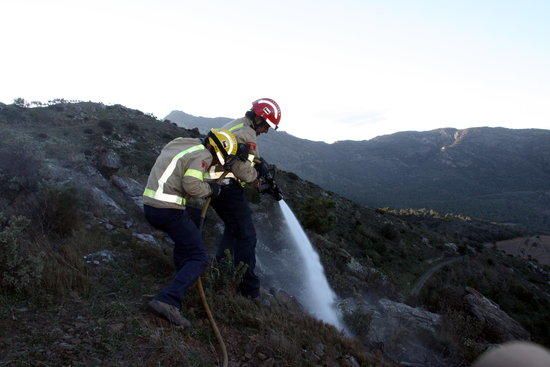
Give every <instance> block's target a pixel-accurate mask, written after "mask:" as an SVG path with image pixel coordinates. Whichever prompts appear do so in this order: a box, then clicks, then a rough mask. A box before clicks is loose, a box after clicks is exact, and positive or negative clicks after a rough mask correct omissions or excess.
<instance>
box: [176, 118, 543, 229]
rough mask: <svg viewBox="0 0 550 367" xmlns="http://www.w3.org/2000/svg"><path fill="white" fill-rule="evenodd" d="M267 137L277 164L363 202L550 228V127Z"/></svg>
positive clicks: (267, 149) (190, 123)
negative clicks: (326, 139)
mask: <svg viewBox="0 0 550 367" xmlns="http://www.w3.org/2000/svg"><path fill="white" fill-rule="evenodd" d="M167 118H168V119H170V120H171V121H174V122H176V123H178V124H181V126H186V127H189V128H192V127H198V128H199V129H204V128H205V127H207V128H210V127H215V126H221V125H223V124H224V123H225V122H227V121H229V119H223V118H216V119H208V118H203V117H195V116H191V115H187V114H185V113H182V112H178V111H174V112H172V113H171V114H170V115H168V116H167ZM220 124H221V125H220ZM261 140H262V149H263V154H264V155H265V156H266V158H267V159H269V160H270V161H271V162H273V163H275V164H277V165H278V166H280V167H281V168H283V169H286V170H289V171H292V172H296V173H297V174H299V175H300V176H301V177H303V178H305V179H308V180H310V181H312V182H315V183H317V184H319V185H321V186H322V187H324V188H326V189H329V190H332V191H334V192H337V193H339V194H341V195H343V196H345V197H347V198H350V199H352V200H354V201H356V202H358V203H360V204H365V205H368V206H373V207H386V206H389V207H395V208H410V207H413V208H432V209H436V210H438V211H442V212H455V213H463V214H466V215H470V216H475V217H480V218H486V219H490V220H494V221H498V222H502V223H516V224H517V223H519V224H521V225H524V226H527V227H529V228H531V229H533V230H535V231H542V232H548V231H550V211H549V210H548V208H550V130H536V129H524V130H511V129H504V128H483V127H480V128H471V129H465V130H457V129H450V128H448V129H438V130H432V131H426V132H412V131H408V132H400V133H396V134H391V135H385V136H379V137H377V138H374V139H371V140H368V141H340V142H336V143H334V144H326V143H323V142H313V141H308V140H304V139H299V138H296V137H294V136H292V135H289V134H287V133H284V132H283V133H275V134H273V133H271V134H267V136H262V137H261Z"/></svg>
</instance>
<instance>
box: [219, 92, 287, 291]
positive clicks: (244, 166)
mask: <svg viewBox="0 0 550 367" xmlns="http://www.w3.org/2000/svg"><path fill="white" fill-rule="evenodd" d="M280 121H281V110H280V108H279V105H278V104H277V103H276V102H275V101H274V100H272V99H269V98H262V99H258V100H256V101H254V102H253V103H252V108H251V109H250V110H249V111H247V112H246V114H245V116H244V117H242V118H239V119H237V120H234V121H231V122H229V123H227V124H226V125H224V126H223V129H225V130H227V131H230V132H232V133H233V134H235V137H236V138H237V142H238V143H239V147H238V151H239V152H238V155H239V156H240V157H243V156H244V157H243V158H247V160H246V161H243V160H240V161H236V162H235V164H234V165H233V166H232V167H231V173H230V174H228V175H227V176H226V178H225V179H224V180H223V181H222V182H221V192H220V195H219V196H217V197H216V198H215V199H214V200H213V201H212V207H213V208H214V210H215V211H216V213H217V214H218V216H219V217H220V218H221V219H222V220H223V222H224V232H223V236H222V239H221V241H220V243H219V245H218V251H217V254H216V257H217V258H218V260H219V259H221V258H223V256H224V252H225V250H226V249H229V250H230V251H231V253H232V254H233V261H234V263H235V264H239V263H240V262H243V263H244V264H246V265H247V270H246V272H245V274H244V276H243V279H242V282H241V284H240V285H239V291H240V293H241V294H242V295H244V296H246V297H250V298H257V297H258V296H259V294H260V281H259V279H258V277H257V276H256V274H255V272H254V268H255V266H256V231H255V229H254V223H253V222H252V212H251V210H250V208H249V205H248V201H247V199H246V197H245V194H244V190H243V185H241V183H243V182H244V183H251V182H254V181H256V180H257V179H258V178H261V177H263V176H265V175H267V174H268V165H267V163H266V162H265V161H264V160H262V159H261V158H260V153H259V151H258V145H257V141H256V139H257V136H259V135H260V134H264V133H267V132H268V130H269V129H270V128H272V129H275V130H276V129H277V128H278V125H279V122H280ZM255 162H259V163H258V164H255ZM222 172H223V167H221V166H220V165H217V166H214V167H212V168H211V169H210V178H211V179H216V178H218V177H220V176H221V174H222Z"/></svg>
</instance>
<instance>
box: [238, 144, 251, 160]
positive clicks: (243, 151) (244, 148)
mask: <svg viewBox="0 0 550 367" xmlns="http://www.w3.org/2000/svg"><path fill="white" fill-rule="evenodd" d="M248 154H250V147H249V146H248V144H243V143H239V144H238V145H237V158H239V159H240V160H241V161H243V162H246V161H247V160H248Z"/></svg>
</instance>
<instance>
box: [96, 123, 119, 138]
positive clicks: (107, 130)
mask: <svg viewBox="0 0 550 367" xmlns="http://www.w3.org/2000/svg"><path fill="white" fill-rule="evenodd" d="M98 125H99V127H100V128H101V129H102V130H103V133H104V134H105V135H111V134H112V133H113V131H114V128H115V127H114V126H113V123H112V122H111V121H109V120H99V122H98Z"/></svg>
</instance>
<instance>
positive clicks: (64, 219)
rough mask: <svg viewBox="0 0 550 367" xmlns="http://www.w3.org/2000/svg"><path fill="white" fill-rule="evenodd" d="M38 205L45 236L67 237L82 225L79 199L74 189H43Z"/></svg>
mask: <svg viewBox="0 0 550 367" xmlns="http://www.w3.org/2000/svg"><path fill="white" fill-rule="evenodd" d="M38 205H39V208H38V209H39V210H40V212H39V220H40V222H41V223H42V228H43V230H44V233H45V234H50V235H51V234H54V235H58V236H68V235H70V234H71V233H73V232H74V231H75V230H76V229H78V228H79V227H80V225H81V224H82V214H81V212H80V198H79V196H78V193H77V191H76V189H74V188H57V187H43V188H42V189H41V192H40V194H39V198H38Z"/></svg>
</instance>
